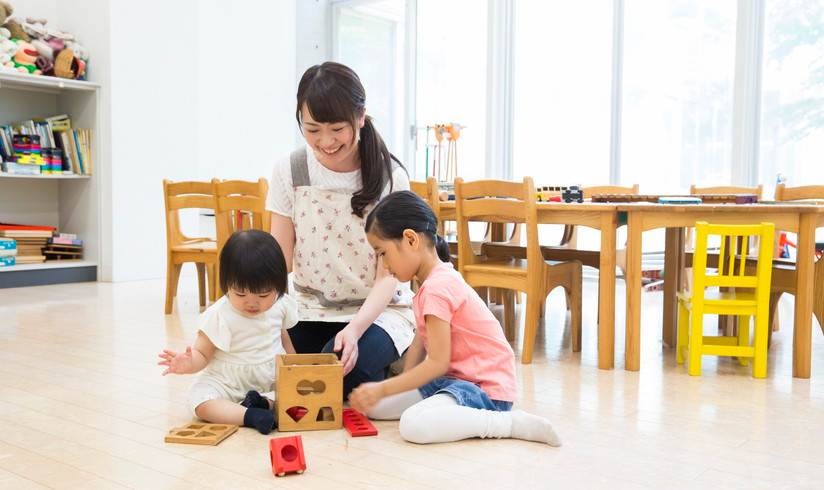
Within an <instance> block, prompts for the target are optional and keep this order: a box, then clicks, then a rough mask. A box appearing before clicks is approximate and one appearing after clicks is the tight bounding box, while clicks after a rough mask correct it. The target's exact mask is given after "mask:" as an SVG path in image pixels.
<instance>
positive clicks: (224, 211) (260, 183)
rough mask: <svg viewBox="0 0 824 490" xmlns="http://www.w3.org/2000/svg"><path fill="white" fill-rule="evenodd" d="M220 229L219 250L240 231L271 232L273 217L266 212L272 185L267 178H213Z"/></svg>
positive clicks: (218, 231) (217, 225) (217, 224)
mask: <svg viewBox="0 0 824 490" xmlns="http://www.w3.org/2000/svg"><path fill="white" fill-rule="evenodd" d="M211 185H212V188H213V191H212V192H213V193H214V196H215V197H214V207H215V228H216V229H217V250H218V253H219V252H220V250H221V249H222V248H223V244H225V243H226V240H228V239H229V236H231V235H232V233H234V232H235V231H237V230H240V229H251V228H255V229H258V230H263V231H266V232H269V231H270V229H271V225H272V222H271V215H270V213H269V211H267V210H266V195H267V193H268V192H269V184H268V182H267V181H266V179H264V178H262V177H261V178H260V179H258V180H257V182H254V181H251V182H250V181H245V180H224V181H220V180H218V179H212V184H211Z"/></svg>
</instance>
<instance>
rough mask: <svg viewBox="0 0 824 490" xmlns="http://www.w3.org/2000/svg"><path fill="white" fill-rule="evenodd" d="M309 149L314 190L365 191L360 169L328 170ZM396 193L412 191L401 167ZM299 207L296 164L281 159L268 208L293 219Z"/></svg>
mask: <svg viewBox="0 0 824 490" xmlns="http://www.w3.org/2000/svg"><path fill="white" fill-rule="evenodd" d="M305 148H306V166H307V168H308V170H309V182H310V183H311V185H312V187H315V188H317V189H320V190H325V191H332V192H337V193H339V194H350V195H351V194H354V193H355V192H357V191H359V190H360V189H361V187H363V186H362V184H361V171H360V169H358V170H355V171H352V172H335V171H333V170H329V169H328V168H326V167H324V166H323V165H322V164H321V163H320V162H319V161H318V159H317V158H316V157H315V152H314V151H313V150H312V148H310V147H309V146H308V145H307V146H306V147H305ZM392 181H393V182H392V191H393V192H394V191H403V190H409V176H408V175H406V170H404V169H403V168H401V167H400V166H399V167H398V168H396V169H395V171H394V172H392ZM389 184H390V183H389V182H387V183H386V187H384V189H383V192H382V193H381V197H383V196H385V195H387V194H389ZM294 205H295V186H294V185H293V184H292V164H291V161H290V160H289V155H286V156H284V157H282V158H280V159H279V160H278V161H277V163H276V164H275V168H274V170H273V171H272V178H271V179H270V180H269V195H268V196H267V198H266V209H268V210H269V211H272V212H273V213H277V214H279V215H281V216H286V217H287V218H289V219H292V214H293V213H292V210H293V207H294Z"/></svg>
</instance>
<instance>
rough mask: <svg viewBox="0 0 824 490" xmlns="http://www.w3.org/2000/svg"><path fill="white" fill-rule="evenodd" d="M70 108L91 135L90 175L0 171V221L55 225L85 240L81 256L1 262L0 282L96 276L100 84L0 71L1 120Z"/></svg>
mask: <svg viewBox="0 0 824 490" xmlns="http://www.w3.org/2000/svg"><path fill="white" fill-rule="evenodd" d="M57 114H68V115H69V116H70V117H71V120H72V127H73V128H88V129H92V130H93V132H94V135H95V139H94V147H93V148H92V152H93V153H94V155H95V157H94V163H95V165H94V169H93V172H94V174H93V175H15V174H6V173H2V172H0V222H7V223H23V224H31V225H46V226H55V227H57V229H58V230H59V231H61V232H63V233H75V234H77V236H78V238H80V239H82V240H83V260H79V261H67V262H60V261H52V262H43V263H38V264H20V265H14V266H10V267H0V288H5V287H16V286H30V285H39V284H56V283H64V282H75V281H88V280H99V279H100V258H101V232H102V230H101V209H100V181H101V179H100V174H101V172H106V171H107V168H106V165H107V162H102V161H101V159H100V158H98V156H99V154H100V152H99V146H100V143H99V141H98V135H99V134H100V131H99V127H98V121H100V85H99V84H96V83H92V82H85V81H78V80H67V79H61V78H55V77H44V76H38V75H28V74H22V73H20V74H18V73H10V72H0V123H2V124H8V123H15V122H20V121H24V120H28V119H35V118H46V117H50V116H54V115H57Z"/></svg>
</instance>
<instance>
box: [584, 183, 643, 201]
mask: <svg viewBox="0 0 824 490" xmlns="http://www.w3.org/2000/svg"><path fill="white" fill-rule="evenodd" d="M638 189H639V186H638V184H634V185H633V186H632V187H623V186H620V185H596V186H592V187H582V188H581V191H583V193H584V199H588V198H590V197H592V196H596V195H598V194H638Z"/></svg>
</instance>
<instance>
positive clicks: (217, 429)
mask: <svg viewBox="0 0 824 490" xmlns="http://www.w3.org/2000/svg"><path fill="white" fill-rule="evenodd" d="M236 430H237V426H236V425H231V424H209V423H205V422H192V423H189V424H186V425H184V426H183V427H178V428H176V429H172V430H170V431H169V434H168V435H167V436H166V437H165V438H164V441H165V442H176V443H178V444H200V445H204V446H216V445H217V444H218V443H220V441H222V440H223V439H226V438H227V437H229V436H230V435H232V434H233V433H234V432H235V431H236Z"/></svg>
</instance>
